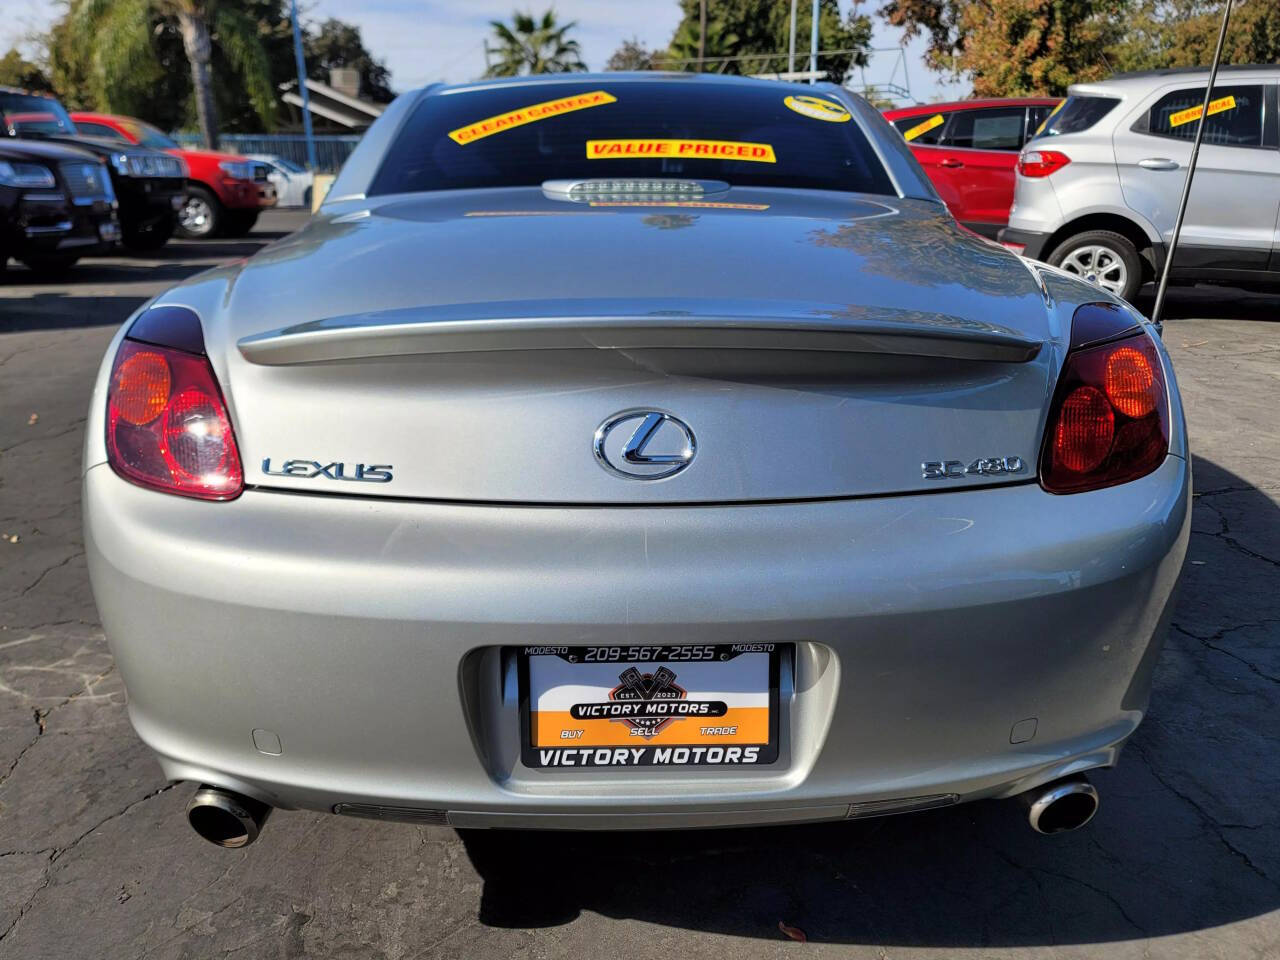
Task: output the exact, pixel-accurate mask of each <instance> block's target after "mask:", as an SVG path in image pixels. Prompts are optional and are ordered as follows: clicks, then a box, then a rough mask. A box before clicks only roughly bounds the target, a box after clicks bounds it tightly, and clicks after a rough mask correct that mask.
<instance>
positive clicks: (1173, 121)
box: [1169, 97, 1236, 127]
mask: <svg viewBox="0 0 1280 960" xmlns="http://www.w3.org/2000/svg"><path fill="white" fill-rule="evenodd" d="M1235 108H1236V98H1235V97H1223V98H1222V99H1220V100H1210V101H1209V116H1211V117H1212V116H1213V115H1214V114H1215V113H1225V112H1226V111H1227V110H1234V109H1235ZM1203 112H1204V105H1203V104H1201V105H1200V106H1198V107H1188V108H1187V109H1186V110H1179V111H1178V112H1177V113H1171V114H1169V126H1171V127H1180V126H1182V125H1183V124H1184V123H1192V122H1194V121H1196V120H1199V119H1200V114H1202V113H1203Z"/></svg>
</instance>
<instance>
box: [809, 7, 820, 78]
mask: <svg viewBox="0 0 1280 960" xmlns="http://www.w3.org/2000/svg"><path fill="white" fill-rule="evenodd" d="M817 69H818V0H813V28H812V29H811V30H810V31H809V72H810V73H813V72H814V71H815V70H817ZM817 82H818V81H817V80H816V79H815V78H814V77H812V76H811V77H809V86H813V85H814V84H815V83H817Z"/></svg>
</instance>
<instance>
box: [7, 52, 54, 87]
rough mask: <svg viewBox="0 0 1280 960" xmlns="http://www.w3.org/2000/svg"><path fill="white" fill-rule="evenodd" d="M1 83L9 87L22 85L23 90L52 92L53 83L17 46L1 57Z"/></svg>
mask: <svg viewBox="0 0 1280 960" xmlns="http://www.w3.org/2000/svg"><path fill="white" fill-rule="evenodd" d="M0 84H3V85H4V86H8V87H21V88H22V89H23V90H39V91H41V92H44V93H49V92H52V90H53V85H52V84H50V83H49V78H48V77H46V76H45V75H44V71H43V70H41V69H40V68H39V67H38V66H37V65H36V64H34V63H31V62H30V61H29V60H27V59H25V58H24V57H23V56H22V54H21V53H19V52H18V50H17V48H16V47H14V48H11V49H10V50H9V52H8V53H6V54H5V55H4V56H3V57H0Z"/></svg>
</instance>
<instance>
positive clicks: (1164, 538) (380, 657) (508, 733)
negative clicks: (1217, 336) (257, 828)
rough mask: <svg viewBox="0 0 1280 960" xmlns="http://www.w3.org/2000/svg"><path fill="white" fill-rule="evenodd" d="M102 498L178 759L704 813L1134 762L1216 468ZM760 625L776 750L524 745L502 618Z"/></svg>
mask: <svg viewBox="0 0 1280 960" xmlns="http://www.w3.org/2000/svg"><path fill="white" fill-rule="evenodd" d="M84 504H85V533H86V538H85V539H86V548H87V552H88V559H89V571H90V576H91V579H92V583H93V588H94V594H95V597H96V599H97V602H98V607H99V610H100V612H101V615H102V621H103V623H104V625H105V628H106V632H107V636H108V639H109V641H110V643H111V646H112V649H113V651H114V653H115V655H116V659H117V663H118V665H119V667H120V670H121V674H122V676H123V677H124V680H125V683H126V685H127V687H128V690H129V701H130V702H129V712H130V717H131V719H132V721H133V724H134V726H135V728H136V729H137V731H138V733H139V735H140V736H141V737H142V739H143V740H144V741H145V742H146V743H147V744H148V745H150V746H151V747H152V748H153V749H154V750H155V751H156V753H157V754H158V755H159V757H160V760H161V763H162V765H163V767H164V769H165V771H166V774H167V775H168V776H169V777H170V778H172V779H187V780H200V781H205V782H209V783H213V784H217V785H220V786H225V787H229V788H232V789H236V790H239V791H241V792H244V793H247V794H250V795H252V796H255V797H258V798H260V799H262V800H265V801H267V802H269V803H272V804H274V805H277V806H282V807H302V808H310V809H321V810H328V809H334V808H335V807H336V806H337V805H340V804H366V805H370V806H372V807H375V808H376V807H396V808H407V810H406V809H401V810H399V811H391V812H390V813H386V811H383V812H384V814H385V815H388V816H415V815H419V816H430V813H429V811H442V812H443V811H447V818H448V822H450V823H452V824H454V825H456V826H524V827H537V826H546V827H577V828H592V827H599V828H611V827H644V828H650V827H682V826H704V825H709V824H740V823H771V822H784V821H800V820H822V819H837V818H842V817H845V816H848V815H850V814H851V813H853V814H857V813H859V812H862V811H863V810H864V809H865V808H859V807H852V808H851V804H854V805H856V804H863V803H875V802H879V801H893V800H900V799H903V798H918V797H923V796H938V795H941V796H944V797H950V796H951V795H954V796H955V797H956V798H958V799H961V800H970V799H977V798H980V797H992V796H1009V795H1012V794H1014V793H1017V792H1020V791H1021V790H1024V789H1029V788H1030V787H1032V786H1036V785H1038V784H1040V783H1043V782H1046V781H1048V780H1051V779H1054V778H1056V777H1058V776H1062V775H1064V774H1066V773H1070V772H1074V771H1077V770H1083V769H1088V768H1091V767H1098V766H1106V765H1109V764H1111V763H1113V762H1114V761H1115V759H1116V756H1117V753H1118V750H1119V747H1120V745H1121V744H1122V743H1123V741H1124V740H1125V738H1126V737H1127V736H1128V735H1129V734H1130V733H1132V732H1133V730H1134V729H1135V728H1136V726H1137V725H1138V723H1139V721H1140V720H1141V718H1142V716H1143V713H1144V711H1145V709H1146V704H1147V697H1148V693H1149V690H1150V682H1151V670H1152V666H1153V664H1154V661H1155V659H1156V656H1157V654H1158V651H1159V647H1160V641H1161V639H1162V637H1163V632H1164V629H1165V626H1166V622H1167V618H1168V614H1169V611H1170V610H1171V609H1172V605H1171V597H1172V593H1173V590H1174V586H1175V583H1176V581H1177V577H1178V573H1179V571H1180V569H1181V566H1182V560H1183V555H1184V553H1185V550H1186V542H1187V534H1188V517H1189V508H1190V468H1189V465H1188V463H1187V462H1186V461H1184V460H1182V459H1179V458H1177V457H1170V458H1168V460H1167V461H1166V462H1165V464H1164V465H1163V466H1162V467H1161V468H1160V469H1159V470H1157V471H1156V472H1155V473H1153V474H1151V475H1150V476H1148V477H1145V478H1143V479H1141V480H1138V481H1135V482H1133V483H1129V484H1125V485H1122V486H1119V487H1113V488H1111V489H1108V490H1102V491H1096V492H1093V493H1088V494H1080V495H1075V496H1070V497H1052V496H1050V495H1048V494H1046V493H1044V492H1043V491H1042V490H1040V488H1039V487H1038V486H1036V485H1034V484H1025V485H1018V486H1011V487H1004V488H1001V489H990V490H969V491H963V492H952V493H938V494H931V495H927V496H915V497H900V498H899V497H885V498H875V499H861V500H844V501H825V502H809V503H789V504H772V505H744V506H693V507H669V508H650V507H622V508H607V507H603V508H602V507H593V508H574V507H525V506H481V505H465V504H446V503H426V502H397V501H391V500H386V501H370V500H368V499H366V498H350V499H347V498H339V497H321V496H299V495H292V494H286V493H276V492H266V491H258V490H249V491H247V492H246V493H245V494H244V495H243V496H241V497H240V498H239V499H238V500H236V501H233V502H230V503H224V504H215V503H203V502H198V501H189V500H184V499H181V498H176V497H171V496H166V495H164V494H159V493H154V492H150V491H146V490H143V489H140V488H137V487H134V486H131V485H129V484H127V483H126V482H124V481H122V480H121V479H119V478H118V477H117V476H116V475H115V474H114V473H113V472H112V470H111V468H110V467H108V466H106V465H98V466H95V467H93V468H91V469H90V470H89V471H88V472H87V474H86V476H85V481H84ZM746 640H750V641H762V642H763V641H773V642H778V643H795V644H796V646H795V661H794V667H793V669H790V670H787V671H784V673H785V674H786V675H785V676H784V678H783V683H782V687H783V697H782V704H781V721H782V722H781V747H782V750H781V755H780V757H779V760H778V761H777V763H776V764H773V765H770V766H763V767H753V768H748V769H744V768H736V769H714V768H696V769H688V768H686V769H682V770H678V771H674V772H671V771H665V772H657V773H655V772H654V769H653V768H644V769H629V770H618V769H593V770H589V771H583V770H581V769H579V770H564V769H557V770H536V769H530V768H527V767H525V766H523V765H522V764H521V762H520V759H519V758H520V751H519V736H518V729H519V725H518V723H517V704H516V702H515V701H516V694H515V689H514V680H513V679H512V677H513V671H512V670H511V667H510V663H509V658H508V657H507V656H506V655H505V654H504V653H503V650H502V648H504V647H505V646H507V645H521V644H542V643H564V642H572V643H578V644H581V643H592V642H596V641H607V642H609V643H645V642H660V643H673V642H681V641H685V642H691V643H692V642H699V643H706V642H740V641H746ZM1031 718H1034V719H1035V723H1034V724H1031V725H1030V726H1034V727H1035V734H1034V736H1033V737H1032V738H1031V739H1029V740H1024V741H1022V742H1019V743H1016V744H1015V743H1011V742H1010V740H1011V731H1012V728H1013V727H1014V725H1015V724H1019V723H1020V722H1024V723H1023V724H1022V726H1021V727H1020V728H1019V729H1020V731H1021V732H1023V733H1025V732H1026V730H1027V728H1028V726H1029V725H1028V724H1026V723H1025V721H1028V720H1030V719H1031ZM255 730H259V731H270V732H271V733H273V734H275V735H277V736H278V737H279V741H280V745H281V747H282V749H281V752H280V753H278V754H267V753H263V752H260V751H259V750H258V749H256V748H255V744H254V733H253V732H254V731H255ZM260 740H267V741H270V738H269V737H261V738H260ZM873 809H874V808H873ZM348 812H350V811H348ZM440 816H441V817H443V816H445V814H444V813H441V814H440Z"/></svg>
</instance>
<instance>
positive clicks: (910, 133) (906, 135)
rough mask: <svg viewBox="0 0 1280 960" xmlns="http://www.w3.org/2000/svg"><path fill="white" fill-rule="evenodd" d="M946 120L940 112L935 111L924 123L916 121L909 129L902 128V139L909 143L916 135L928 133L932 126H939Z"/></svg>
mask: <svg viewBox="0 0 1280 960" xmlns="http://www.w3.org/2000/svg"><path fill="white" fill-rule="evenodd" d="M946 122H947V118H946V117H944V116H943V115H942V114H940V113H935V114H934V115H933V116H932V117H930V118H929V119H928V120H926V121H925V122H924V123H917V124H916V125H915V126H914V127H912V128H911V129H910V130H904V131H903V133H902V139H903V140H906V141H907V142H908V143H910V142H911V141H912V140H914V139H915V138H916V137H918V136H920V135H921V134H924V133H928V132H929V131H930V130H932V129H933V128H934V127H940V126H942V125H943V124H944V123H946Z"/></svg>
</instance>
